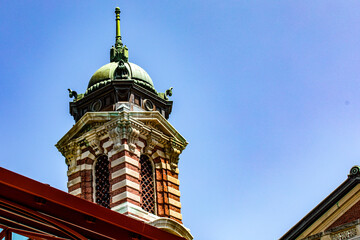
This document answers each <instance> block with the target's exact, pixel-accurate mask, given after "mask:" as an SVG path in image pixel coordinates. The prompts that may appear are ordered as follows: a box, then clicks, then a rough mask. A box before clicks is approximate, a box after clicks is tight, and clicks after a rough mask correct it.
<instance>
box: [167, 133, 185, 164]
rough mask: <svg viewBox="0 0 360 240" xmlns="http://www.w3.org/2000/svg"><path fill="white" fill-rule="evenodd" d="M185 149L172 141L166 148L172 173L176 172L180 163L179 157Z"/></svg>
mask: <svg viewBox="0 0 360 240" xmlns="http://www.w3.org/2000/svg"><path fill="white" fill-rule="evenodd" d="M182 150H183V148H182V147H181V146H180V145H179V144H176V143H175V142H174V141H173V140H171V141H170V142H169V143H168V144H167V145H166V147H165V154H166V157H167V158H168V159H169V161H170V167H171V170H172V171H175V170H176V168H177V166H178V163H179V155H180V153H181V152H182Z"/></svg>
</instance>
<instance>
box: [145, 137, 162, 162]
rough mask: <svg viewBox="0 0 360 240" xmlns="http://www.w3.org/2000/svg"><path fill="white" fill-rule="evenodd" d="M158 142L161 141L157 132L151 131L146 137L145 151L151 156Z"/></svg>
mask: <svg viewBox="0 0 360 240" xmlns="http://www.w3.org/2000/svg"><path fill="white" fill-rule="evenodd" d="M158 143H159V141H158V138H157V137H156V136H155V134H153V133H152V132H150V133H149V135H147V138H146V147H145V149H144V152H145V153H146V154H149V155H150V156H151V154H152V152H153V150H154V148H155V146H156V145H157V144H158Z"/></svg>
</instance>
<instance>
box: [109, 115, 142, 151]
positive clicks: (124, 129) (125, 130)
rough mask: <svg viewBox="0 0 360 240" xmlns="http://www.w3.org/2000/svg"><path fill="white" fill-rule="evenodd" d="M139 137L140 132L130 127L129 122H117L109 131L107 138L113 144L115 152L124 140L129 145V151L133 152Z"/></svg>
mask: <svg viewBox="0 0 360 240" xmlns="http://www.w3.org/2000/svg"><path fill="white" fill-rule="evenodd" d="M139 135H140V131H139V130H137V129H136V128H135V127H133V126H131V122H130V121H128V120H125V121H121V122H118V123H117V124H116V125H115V127H114V126H113V127H112V128H110V129H109V137H110V139H111V140H112V142H113V143H114V147H113V148H114V149H115V150H117V149H119V148H120V147H121V145H122V143H121V140H122V139H126V140H127V143H128V145H129V150H130V151H131V152H135V150H136V145H135V143H136V141H137V140H138V137H139Z"/></svg>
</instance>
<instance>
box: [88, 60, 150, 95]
mask: <svg viewBox="0 0 360 240" xmlns="http://www.w3.org/2000/svg"><path fill="white" fill-rule="evenodd" d="M118 66H119V62H110V63H108V64H106V65H104V66H102V67H101V68H99V69H98V70H97V71H96V72H95V73H94V75H93V76H92V77H91V79H90V81H89V85H88V89H87V90H86V92H85V94H88V93H90V92H93V91H94V90H96V89H99V88H100V87H102V86H105V85H107V84H108V83H110V82H112V81H121V80H134V82H135V83H136V84H137V85H140V86H141V87H144V88H146V89H147V90H150V91H152V92H154V93H156V90H155V88H154V84H153V81H152V80H151V78H150V76H149V74H148V73H147V72H146V71H145V70H144V69H142V68H141V67H139V66H138V65H136V64H135V63H130V62H124V66H125V67H126V70H127V72H128V76H127V78H125V79H124V78H123V77H122V78H116V76H115V75H116V74H115V73H116V69H117V68H118Z"/></svg>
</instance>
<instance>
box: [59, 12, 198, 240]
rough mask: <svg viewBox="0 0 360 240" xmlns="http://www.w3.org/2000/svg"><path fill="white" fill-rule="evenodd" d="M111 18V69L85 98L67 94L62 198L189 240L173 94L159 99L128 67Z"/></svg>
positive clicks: (140, 73) (145, 77)
mask: <svg viewBox="0 0 360 240" xmlns="http://www.w3.org/2000/svg"><path fill="white" fill-rule="evenodd" d="M115 15H116V18H115V22H116V36H115V45H114V46H112V47H111V49H110V63H108V64H105V65H104V66H102V67H101V68H99V69H98V70H97V71H96V72H95V73H94V74H93V76H92V77H91V79H90V81H89V84H88V87H87V89H86V91H85V93H84V94H78V93H77V92H76V91H73V90H71V89H68V91H69V97H71V98H73V100H72V101H71V102H70V114H71V115H72V116H73V117H74V120H75V124H74V125H73V126H72V128H71V129H70V130H69V131H68V132H67V133H66V134H65V135H64V136H63V137H62V138H61V139H60V140H59V141H58V143H57V144H56V147H57V149H58V150H59V151H60V152H61V153H62V155H63V156H64V157H65V159H66V160H65V162H66V164H67V166H68V171H67V176H68V184H67V185H68V192H69V193H70V194H72V195H75V196H78V197H80V198H83V199H86V200H88V201H91V202H94V203H97V204H99V205H101V206H104V207H106V208H110V209H111V210H113V211H116V212H119V213H121V214H125V215H128V216H131V217H133V218H136V219H139V220H142V221H145V222H147V223H149V224H151V225H153V226H156V227H158V228H164V229H166V230H167V231H168V232H172V233H174V234H176V235H179V236H182V237H184V238H185V239H192V236H191V234H190V232H189V230H188V229H187V228H185V227H184V226H183V225H182V214H181V203H180V191H179V185H180V182H179V179H178V176H179V168H178V164H179V156H180V154H181V153H182V151H183V150H184V149H185V148H186V146H187V144H188V143H187V141H186V140H185V138H184V137H182V136H181V134H180V133H179V132H178V131H177V130H176V129H175V128H174V127H173V126H172V125H171V124H170V123H169V122H168V118H169V116H170V113H171V111H172V105H173V102H172V101H170V100H169V97H170V96H172V90H173V88H172V87H171V88H169V89H168V90H166V91H165V92H164V93H158V92H157V91H156V90H155V87H154V83H153V81H152V79H151V78H150V76H149V74H148V73H147V72H146V71H145V70H144V69H142V68H141V67H140V66H138V65H136V64H134V63H131V62H129V55H128V48H127V47H126V46H125V45H124V44H123V42H122V36H121V31H120V8H118V7H117V8H115ZM165 223H166V224H165Z"/></svg>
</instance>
